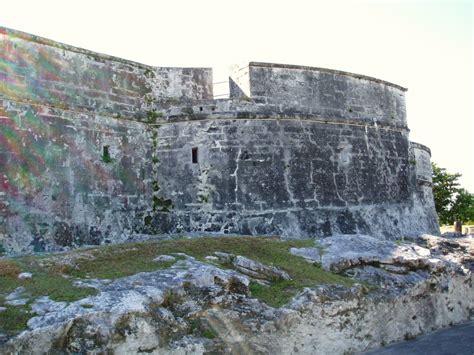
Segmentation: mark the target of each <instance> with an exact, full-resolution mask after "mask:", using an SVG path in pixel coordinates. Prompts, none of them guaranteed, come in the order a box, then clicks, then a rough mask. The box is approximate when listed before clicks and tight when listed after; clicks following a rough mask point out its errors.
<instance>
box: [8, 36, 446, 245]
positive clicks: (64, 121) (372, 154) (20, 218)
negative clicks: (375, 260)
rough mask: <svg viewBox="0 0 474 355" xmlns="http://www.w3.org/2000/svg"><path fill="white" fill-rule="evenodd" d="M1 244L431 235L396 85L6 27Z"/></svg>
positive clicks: (417, 149) (419, 169) (425, 166)
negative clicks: (113, 46) (219, 78)
mask: <svg viewBox="0 0 474 355" xmlns="http://www.w3.org/2000/svg"><path fill="white" fill-rule="evenodd" d="M0 79H1V82H0V164H1V166H2V170H3V171H2V172H1V173H0V223H1V224H0V251H1V252H3V253H7V254H15V253H28V252H33V251H49V250H57V249H62V248H70V247H75V246H79V245H83V244H102V243H113V242H119V241H125V240H133V239H134V236H136V235H137V234H143V233H147V234H166V233H173V234H174V233H183V232H200V233H208V232H217V233H222V234H251V235H281V236H284V237H286V238H301V237H316V236H330V235H334V234H340V233H343V234H355V233H363V234H370V235H373V236H376V237H380V238H395V237H397V238H398V237H403V236H407V237H408V236H416V235H419V234H422V233H431V234H438V233H439V228H438V223H437V218H436V213H435V209H434V203H433V196H432V191H431V165H430V151H429V149H428V148H426V147H424V146H422V145H420V144H417V143H411V142H410V141H409V130H408V128H407V124H406V111H405V98H404V93H405V91H406V89H404V88H402V87H400V86H398V85H394V84H391V83H388V82H385V81H382V80H378V79H374V78H371V77H367V76H363V75H357V74H352V73H347V72H341V71H336V70H329V69H322V68H313V67H303V66H290V65H279V64H268V63H254V62H251V63H249V65H248V66H246V67H244V68H241V69H239V70H237V71H236V72H235V73H233V74H232V75H231V78H230V79H229V86H230V97H229V98H228V99H217V100H216V99H214V98H213V94H212V91H213V90H212V86H213V85H212V72H211V70H210V69H208V68H157V67H151V66H147V65H143V64H139V63H135V62H130V61H126V60H123V59H119V58H115V57H111V56H106V55H102V54H98V53H93V52H90V51H87V50H83V49H80V48H75V47H71V46H68V45H64V44H60V43H57V42H53V41H50V40H47V39H43V38H39V37H36V36H32V35H28V34H25V33H21V32H17V31H13V30H8V29H4V28H0Z"/></svg>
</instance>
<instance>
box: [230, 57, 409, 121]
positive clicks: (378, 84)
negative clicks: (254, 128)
mask: <svg viewBox="0 0 474 355" xmlns="http://www.w3.org/2000/svg"><path fill="white" fill-rule="evenodd" d="M406 90H407V89H405V88H403V87H401V86H399V85H396V84H392V83H389V82H386V81H383V80H380V79H375V78H372V77H369V76H365V75H359V74H353V73H348V72H344V71H338V70H332V69H325V68H316V67H307V66H297V65H285V64H272V63H258V62H250V63H249V64H248V66H245V67H243V68H240V69H238V70H236V71H235V72H234V73H233V74H232V76H231V79H230V95H231V97H235V98H237V97H248V98H251V99H252V100H254V101H255V102H257V103H262V104H270V105H280V106H281V107H283V111H287V112H291V111H295V112H303V113H309V114H311V115H313V116H316V117H320V118H331V119H339V118H344V119H352V120H366V121H367V120H369V121H375V122H379V123H384V124H386V125H397V126H406V108H405V95H404V93H405V91H406Z"/></svg>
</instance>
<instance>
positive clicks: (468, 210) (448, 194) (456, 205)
mask: <svg viewBox="0 0 474 355" xmlns="http://www.w3.org/2000/svg"><path fill="white" fill-rule="evenodd" d="M432 168H433V197H434V201H435V207H436V212H437V213H438V217H439V222H440V223H441V224H451V223H453V222H454V221H455V220H460V221H462V222H468V221H471V220H473V219H474V215H473V214H474V195H473V194H471V193H469V192H468V191H467V190H465V189H463V188H460V187H459V182H458V179H459V178H460V177H461V174H458V173H456V174H450V173H448V172H447V171H446V169H444V168H440V167H439V166H437V165H436V164H435V163H433V164H432Z"/></svg>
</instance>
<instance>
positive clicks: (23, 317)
mask: <svg viewBox="0 0 474 355" xmlns="http://www.w3.org/2000/svg"><path fill="white" fill-rule="evenodd" d="M31 317H32V313H31V308H30V306H6V310H5V311H3V312H0V333H4V334H7V335H14V334H16V333H18V332H21V331H22V330H24V329H26V323H27V322H28V319H30V318H31Z"/></svg>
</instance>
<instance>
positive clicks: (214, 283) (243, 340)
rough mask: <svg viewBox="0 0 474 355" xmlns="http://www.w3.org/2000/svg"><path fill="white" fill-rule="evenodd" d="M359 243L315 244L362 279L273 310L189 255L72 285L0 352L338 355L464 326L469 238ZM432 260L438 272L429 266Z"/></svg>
mask: <svg viewBox="0 0 474 355" xmlns="http://www.w3.org/2000/svg"><path fill="white" fill-rule="evenodd" d="M361 240H362V242H361V245H360V247H359V248H358V249H355V250H354V251H353V253H350V254H349V253H348V251H347V250H345V249H344V246H343V245H344V243H343V242H344V241H346V242H348V243H349V244H350V240H348V239H347V236H340V238H336V239H335V240H333V241H332V242H331V243H329V241H328V243H327V244H326V245H325V246H321V244H322V242H320V243H318V244H319V245H320V246H321V248H325V249H324V252H323V253H322V255H323V257H324V256H327V258H328V259H327V260H328V261H331V263H328V264H327V267H328V268H329V267H330V265H336V266H335V268H336V269H338V270H342V272H344V273H346V274H348V275H352V276H354V277H356V278H357V280H359V281H363V283H361V284H355V285H354V286H353V287H350V288H347V287H343V286H338V285H319V286H315V287H312V288H305V289H303V290H302V291H301V292H300V293H299V294H298V295H296V296H295V297H294V298H293V299H292V300H291V301H290V302H289V303H288V304H286V305H285V306H283V307H280V308H273V307H270V306H268V305H266V304H265V303H262V302H261V301H258V300H257V299H254V298H252V297H251V294H250V293H249V287H248V286H249V278H248V277H247V276H245V275H243V274H242V273H240V272H238V271H236V270H229V269H222V268H220V267H217V266H215V265H211V264H208V263H204V262H200V261H197V260H195V259H194V258H192V257H185V259H184V260H179V261H177V262H176V263H175V264H174V265H173V266H171V267H170V268H168V269H162V270H157V271H154V272H142V273H138V274H136V275H132V276H129V277H124V278H121V279H117V280H99V279H95V280H80V281H78V282H77V284H78V285H82V286H89V287H94V288H96V289H97V290H99V293H98V294H97V295H95V296H90V297H86V298H84V299H81V300H78V301H76V302H72V303H69V304H65V303H64V302H54V301H51V300H50V299H49V298H47V297H40V298H37V299H36V300H35V302H33V303H32V309H33V310H34V311H35V312H36V316H34V317H33V318H31V319H30V320H29V322H28V329H27V330H26V331H24V332H23V333H21V334H19V335H17V336H15V337H13V338H5V337H3V338H2V337H0V352H8V351H12V350H13V349H14V350H15V351H20V352H27V353H28V352H29V353H31V352H35V353H41V352H47V351H63V352H87V351H89V352H107V351H112V352H114V353H117V354H129V353H138V352H149V353H155V354H159V353H163V352H166V353H171V354H183V353H188V354H203V353H206V352H212V351H213V352H218V353H232V352H234V353H246V354H247V353H248V354H275V353H295V352H298V353H302V354H328V353H331V354H343V353H348V352H349V353H350V352H359V351H364V350H368V349H373V348H378V347H380V346H382V345H383V344H389V343H391V342H396V341H400V340H403V339H407V338H413V337H415V336H417V335H420V334H423V333H426V332H429V331H432V330H434V329H439V328H443V327H447V326H449V325H452V324H457V323H461V322H465V321H467V320H469V319H472V317H473V314H474V312H473V310H474V292H473V281H474V280H473V276H472V271H473V269H472V265H473V263H472V262H473V259H474V253H473V241H472V240H467V239H459V240H455V241H453V240H446V239H444V238H439V237H432V236H424V237H423V238H422V239H421V240H419V241H418V242H419V243H420V244H421V245H423V246H420V245H416V244H413V243H406V244H404V245H397V244H395V243H391V242H381V241H380V240H377V239H376V238H370V237H369V236H361ZM367 245H370V246H371V247H373V248H376V249H374V250H373V251H372V252H370V250H369V251H368V250H367V249H365V248H364V246H367ZM318 249H319V247H318ZM321 250H323V249H321ZM338 252H339V253H341V254H342V255H343V258H342V259H340V258H336V254H337V253H338ZM333 253H334V254H333ZM228 256H229V254H226V255H224V254H221V257H228ZM216 257H217V256H216ZM302 257H304V256H302ZM235 258H236V257H235V256H234V259H235ZM422 260H424V261H422ZM433 260H437V261H438V263H440V264H442V267H436V268H434V267H430V265H431V264H433ZM356 261H357V262H356ZM382 261H383V263H382ZM332 263H334V264H332ZM367 284H368V285H369V288H367ZM22 292H23V291H22V290H21V289H20V290H18V289H17V290H15V292H14V294H15V296H12V295H11V298H12V299H14V298H16V297H20V296H21V294H22ZM200 329H201V330H200ZM209 329H212V332H213V333H206V331H207V332H209V331H210V330H209ZM203 334H214V335H213V336H212V337H211V336H204V335H203Z"/></svg>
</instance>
